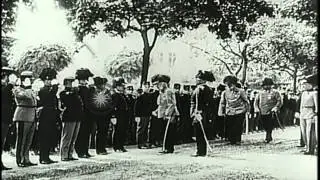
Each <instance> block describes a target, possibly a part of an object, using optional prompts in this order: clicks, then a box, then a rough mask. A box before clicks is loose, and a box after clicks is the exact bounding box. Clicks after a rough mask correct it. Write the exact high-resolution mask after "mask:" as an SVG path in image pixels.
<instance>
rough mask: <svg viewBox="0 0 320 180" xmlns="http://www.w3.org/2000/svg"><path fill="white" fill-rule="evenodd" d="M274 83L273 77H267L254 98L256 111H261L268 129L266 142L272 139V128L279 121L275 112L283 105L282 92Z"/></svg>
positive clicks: (265, 126) (261, 116) (263, 121)
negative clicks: (275, 88)
mask: <svg viewBox="0 0 320 180" xmlns="http://www.w3.org/2000/svg"><path fill="white" fill-rule="evenodd" d="M273 85H274V83H273V80H272V79H271V78H265V79H264V80H263V82H262V88H263V90H262V91H260V92H259V93H258V94H257V96H256V98H255V100H254V111H255V113H260V118H261V120H262V123H263V126H264V129H265V130H266V139H265V142H266V143H269V142H270V141H272V129H273V127H274V123H275V122H276V121H277V119H276V118H277V117H276V116H278V115H276V114H274V113H278V112H279V110H280V108H281V106H282V100H281V96H280V93H279V92H278V91H275V90H273V89H272V86H273Z"/></svg>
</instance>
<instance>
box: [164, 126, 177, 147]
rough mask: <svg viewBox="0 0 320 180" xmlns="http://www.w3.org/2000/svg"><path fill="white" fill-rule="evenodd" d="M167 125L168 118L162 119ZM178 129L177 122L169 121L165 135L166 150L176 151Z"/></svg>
mask: <svg viewBox="0 0 320 180" xmlns="http://www.w3.org/2000/svg"><path fill="white" fill-rule="evenodd" d="M162 121H164V122H165V124H166V125H167V123H168V120H162ZM176 130H177V124H176V123H169V126H168V129H167V135H166V137H165V142H164V143H165V144H164V148H165V150H167V151H169V152H173V151H174V144H175V142H176V138H175V137H176Z"/></svg>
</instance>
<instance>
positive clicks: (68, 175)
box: [2, 127, 318, 180]
mask: <svg viewBox="0 0 320 180" xmlns="http://www.w3.org/2000/svg"><path fill="white" fill-rule="evenodd" d="M264 136H265V134H264V133H263V132H258V133H250V134H248V135H243V143H242V145H241V146H231V145H227V144H226V142H223V141H221V140H214V141H210V144H211V147H212V149H213V152H208V155H207V156H206V157H192V156H191V155H192V154H194V153H195V148H196V145H195V143H190V144H183V145H177V146H175V152H174V153H173V154H159V153H158V152H159V151H161V148H153V149H142V150H141V149H137V148H136V147H135V146H130V147H128V150H129V152H127V153H120V152H113V151H112V150H111V149H109V154H108V155H95V151H94V150H90V152H91V154H93V155H95V156H94V157H92V158H90V159H79V160H77V161H72V162H61V161H59V163H56V164H51V165H40V164H39V165H38V166H34V167H27V168H18V167H17V166H16V164H15V158H14V157H13V156H12V155H10V154H9V153H4V154H3V155H2V158H3V162H4V164H5V165H7V166H9V167H12V168H13V169H12V170H9V171H4V172H2V178H3V179H71V180H87V179H88V180H91V179H103V180H104V179H106V180H109V179H110V180H116V179H124V180H127V179H138V180H140V179H141V180H142V179H159V180H161V179H190V180H193V179H228V180H242V179H243V180H247V179H248V180H250V179H252V180H253V179H265V180H273V179H287V180H315V179H317V157H318V156H315V155H303V154H302V153H301V152H300V151H301V150H303V149H302V148H299V147H296V146H297V145H299V138H300V132H299V127H287V128H286V129H285V130H284V131H281V130H275V131H274V133H273V137H274V141H273V142H272V143H270V144H265V143H263V139H264ZM51 157H52V159H54V160H60V159H59V156H58V155H52V156H51ZM75 157H76V155H75ZM31 161H32V162H38V156H34V155H31Z"/></svg>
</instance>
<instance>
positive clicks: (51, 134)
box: [39, 121, 56, 161]
mask: <svg viewBox="0 0 320 180" xmlns="http://www.w3.org/2000/svg"><path fill="white" fill-rule="evenodd" d="M55 128H56V125H55V122H46V121H43V122H41V121H40V123H39V145H40V161H47V160H49V154H50V149H51V148H52V145H53V142H55V133H56V129H55Z"/></svg>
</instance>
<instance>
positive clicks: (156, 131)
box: [149, 116, 165, 144]
mask: <svg viewBox="0 0 320 180" xmlns="http://www.w3.org/2000/svg"><path fill="white" fill-rule="evenodd" d="M164 130H165V122H164V121H163V120H162V119H159V118H157V117H155V116H151V121H150V128H149V143H150V144H157V143H158V144H161V143H162V140H163V135H164Z"/></svg>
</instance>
